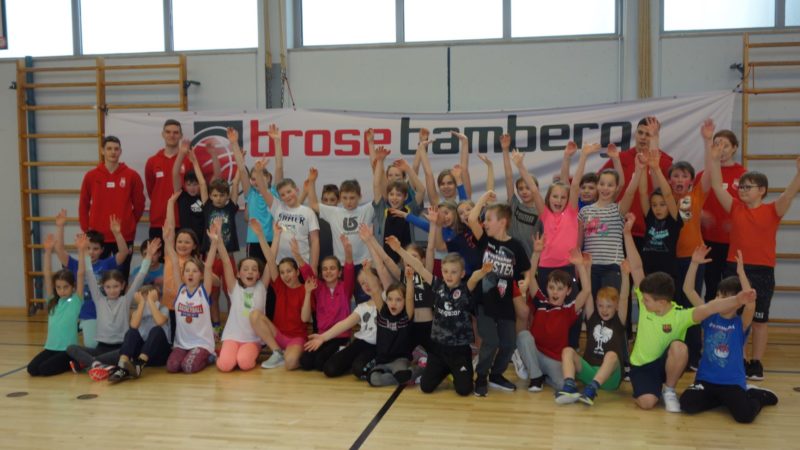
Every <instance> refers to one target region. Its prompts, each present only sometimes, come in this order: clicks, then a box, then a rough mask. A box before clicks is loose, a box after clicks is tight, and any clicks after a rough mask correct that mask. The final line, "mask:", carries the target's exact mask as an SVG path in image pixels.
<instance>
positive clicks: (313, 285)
mask: <svg viewBox="0 0 800 450" xmlns="http://www.w3.org/2000/svg"><path fill="white" fill-rule="evenodd" d="M304 287H305V295H304V296H303V306H302V307H301V308H300V320H302V321H303V322H305V323H311V296H312V295H313V294H314V290H315V289H317V279H316V278H314V277H309V278H308V279H307V280H306V282H305V285H304Z"/></svg>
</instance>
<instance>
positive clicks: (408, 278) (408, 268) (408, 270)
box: [405, 266, 414, 283]
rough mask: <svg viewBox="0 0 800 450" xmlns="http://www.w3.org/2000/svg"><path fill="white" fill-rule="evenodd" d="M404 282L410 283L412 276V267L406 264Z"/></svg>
mask: <svg viewBox="0 0 800 450" xmlns="http://www.w3.org/2000/svg"><path fill="white" fill-rule="evenodd" d="M405 273H406V283H411V282H412V280H413V278H414V268H413V267H411V266H406V272H405Z"/></svg>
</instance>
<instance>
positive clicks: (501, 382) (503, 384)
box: [489, 375, 517, 392]
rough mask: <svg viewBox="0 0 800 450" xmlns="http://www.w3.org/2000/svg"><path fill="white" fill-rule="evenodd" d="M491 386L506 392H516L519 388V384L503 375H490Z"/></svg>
mask: <svg viewBox="0 0 800 450" xmlns="http://www.w3.org/2000/svg"><path fill="white" fill-rule="evenodd" d="M489 386H490V387H492V388H494V389H500V390H501V391H506V392H514V391H516V390H517V385H516V384H514V383H512V382H510V381H508V379H506V377H504V376H502V375H489Z"/></svg>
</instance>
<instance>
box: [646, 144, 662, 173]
mask: <svg viewBox="0 0 800 450" xmlns="http://www.w3.org/2000/svg"><path fill="white" fill-rule="evenodd" d="M647 165H648V166H649V167H650V168H651V169H656V170H658V168H659V166H660V165H661V152H659V151H658V149H657V148H651V149H650V150H648V151H647Z"/></svg>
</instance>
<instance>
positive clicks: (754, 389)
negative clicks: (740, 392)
mask: <svg viewBox="0 0 800 450" xmlns="http://www.w3.org/2000/svg"><path fill="white" fill-rule="evenodd" d="M747 396H748V397H754V398H755V399H756V400H758V402H759V403H761V406H775V405H777V404H778V396H777V395H775V392H773V391H770V390H769V389H764V388H762V387H758V386H754V385H752V384H748V385H747Z"/></svg>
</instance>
